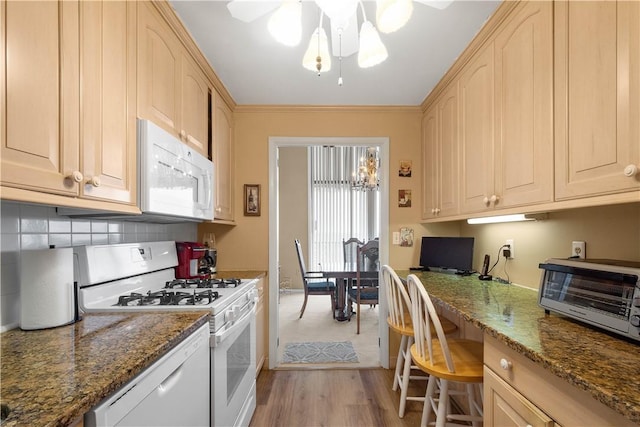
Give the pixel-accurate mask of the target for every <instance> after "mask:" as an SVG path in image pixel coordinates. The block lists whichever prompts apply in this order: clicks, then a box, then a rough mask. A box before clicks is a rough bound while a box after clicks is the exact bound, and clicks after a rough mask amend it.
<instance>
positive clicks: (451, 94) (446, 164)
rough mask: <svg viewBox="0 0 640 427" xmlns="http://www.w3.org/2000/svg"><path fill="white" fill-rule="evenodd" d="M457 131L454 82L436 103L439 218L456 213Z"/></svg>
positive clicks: (456, 92) (455, 84)
mask: <svg viewBox="0 0 640 427" xmlns="http://www.w3.org/2000/svg"><path fill="white" fill-rule="evenodd" d="M458 131H459V120H458V84H457V82H454V83H451V86H450V87H449V89H448V90H447V91H446V92H445V93H444V95H443V97H442V100H441V101H440V102H439V103H438V145H439V149H438V153H439V163H440V168H439V170H438V181H439V183H440V191H439V209H440V211H439V216H450V215H455V214H457V213H458V199H459V196H458V183H459V181H460V178H459V174H458V170H459V166H458V165H459V164H460V156H459V153H458Z"/></svg>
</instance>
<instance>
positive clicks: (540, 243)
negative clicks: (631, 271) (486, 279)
mask: <svg viewBox="0 0 640 427" xmlns="http://www.w3.org/2000/svg"><path fill="white" fill-rule="evenodd" d="M460 227H461V235H464V236H473V237H475V239H476V244H475V249H474V257H473V259H474V266H475V268H476V269H478V270H479V269H480V267H481V265H482V260H483V258H484V254H489V255H490V256H491V263H492V264H493V263H494V262H495V260H496V256H497V254H498V248H499V247H500V246H501V245H503V244H504V242H505V240H506V239H514V246H515V250H516V253H515V258H514V259H513V260H509V262H508V264H507V273H508V274H509V278H510V279H511V280H512V281H513V282H515V283H518V284H521V285H525V286H530V287H533V288H538V285H539V280H540V270H539V269H538V264H539V263H541V262H543V261H544V260H545V259H547V258H550V257H556V258H566V257H568V256H570V255H571V242H572V241H573V240H582V241H585V242H586V243H587V246H586V250H587V257H588V258H609V259H625V260H631V261H640V203H632V204H624V205H614V206H600V207H593V208H582V209H573V210H566V211H559V212H551V213H549V219H547V220H544V221H526V222H514V223H505V224H486V225H468V224H466V222H465V223H461V226H460ZM504 265H505V263H504V258H502V260H501V261H500V263H499V264H498V265H497V266H496V268H495V270H494V274H493V275H494V276H496V275H497V276H500V277H502V278H506V274H505V272H504Z"/></svg>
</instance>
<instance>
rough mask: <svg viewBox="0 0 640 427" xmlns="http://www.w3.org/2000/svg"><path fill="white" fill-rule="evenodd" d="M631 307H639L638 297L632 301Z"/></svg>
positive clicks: (639, 299)
mask: <svg viewBox="0 0 640 427" xmlns="http://www.w3.org/2000/svg"><path fill="white" fill-rule="evenodd" d="M633 305H634V306H635V307H640V297H635V298H634V299H633Z"/></svg>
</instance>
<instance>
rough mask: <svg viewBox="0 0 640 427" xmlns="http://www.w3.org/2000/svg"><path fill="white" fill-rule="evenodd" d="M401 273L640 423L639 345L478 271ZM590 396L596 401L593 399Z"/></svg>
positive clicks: (492, 337)
mask: <svg viewBox="0 0 640 427" xmlns="http://www.w3.org/2000/svg"><path fill="white" fill-rule="evenodd" d="M397 273H398V275H399V276H400V277H406V276H407V275H408V274H411V273H416V275H417V276H418V277H419V278H420V279H421V280H422V282H423V284H424V285H425V288H426V289H427V291H428V292H429V295H430V296H431V298H432V299H433V300H434V303H435V304H436V305H437V306H440V307H441V308H442V309H443V310H445V311H449V312H452V313H454V314H456V315H457V316H459V317H460V318H461V319H462V320H464V321H466V322H469V323H470V324H472V325H474V326H476V327H478V328H480V329H481V330H482V331H483V332H484V335H485V337H488V338H489V339H488V340H485V341H491V342H492V343H493V344H495V343H499V344H501V345H504V346H505V347H506V350H508V351H510V352H512V353H513V354H518V355H521V356H523V357H524V359H526V360H527V363H528V362H532V364H531V366H535V367H536V368H542V369H543V370H544V371H545V373H550V374H552V376H553V378H554V379H558V378H559V379H561V380H562V384H566V383H568V384H569V385H570V386H572V387H571V388H569V390H574V391H575V395H577V396H579V395H580V394H581V393H584V396H585V398H586V401H584V405H585V406H587V407H590V406H591V407H595V406H596V405H599V404H598V402H600V403H602V404H603V405H605V406H606V407H608V408H610V409H612V410H613V411H615V412H616V413H617V414H614V413H613V412H612V415H615V416H617V415H618V414H621V415H622V416H624V418H625V419H626V420H630V421H632V422H633V423H640V392H639V391H640V344H636V343H633V342H630V341H626V340H624V339H622V338H618V337H617V336H615V335H610V334H608V333H605V332H603V331H600V330H597V329H595V328H592V327H590V326H587V325H584V324H582V323H579V322H575V321H572V320H569V319H567V318H564V317H561V316H559V315H555V314H550V315H545V313H544V310H543V309H542V308H540V307H539V306H538V303H537V296H538V293H537V290H533V289H529V288H524V287H520V286H517V285H505V284H501V283H497V282H483V281H480V280H478V277H477V276H476V275H474V276H467V277H461V276H457V275H449V274H441V273H432V272H413V271H398V272H397ZM485 346H486V343H485ZM486 354H487V352H486V351H485V359H486ZM486 363H487V360H485V364H486ZM544 384H547V383H544ZM527 386H528V385H527V384H526V383H525V384H524V385H523V387H525V388H526V387H527ZM531 387H533V385H532V386H531ZM551 391H553V389H552V385H551V384H549V392H551ZM520 392H521V393H523V391H520ZM589 396H591V397H592V398H593V399H595V400H594V401H592V402H589V401H588V398H589ZM582 400H585V399H582ZM534 403H536V404H537V405H538V406H539V407H540V408H541V409H542V410H543V411H544V410H545V407H543V406H541V404H540V403H539V402H534ZM603 409H607V408H603ZM561 424H562V423H561ZM564 425H565V427H568V425H570V424H568V423H564ZM611 425H614V424H611Z"/></svg>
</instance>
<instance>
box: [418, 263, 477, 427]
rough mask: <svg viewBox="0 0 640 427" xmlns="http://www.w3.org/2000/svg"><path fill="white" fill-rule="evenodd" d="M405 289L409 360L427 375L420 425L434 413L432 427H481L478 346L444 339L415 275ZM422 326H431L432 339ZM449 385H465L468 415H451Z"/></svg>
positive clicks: (426, 422)
mask: <svg viewBox="0 0 640 427" xmlns="http://www.w3.org/2000/svg"><path fill="white" fill-rule="evenodd" d="M407 287H408V288H409V296H410V298H411V317H412V319H413V325H414V340H415V342H414V344H413V345H412V346H411V357H412V358H413V360H414V362H415V363H416V365H417V366H418V367H419V368H420V369H421V370H422V371H424V372H426V373H427V374H429V382H428V384H427V392H426V394H425V402H424V409H423V411H422V421H421V425H422V426H426V425H427V424H428V423H429V418H430V416H431V412H432V411H433V412H435V413H436V422H435V425H436V427H444V426H445V424H447V425H452V424H453V425H455V423H453V421H464V422H467V423H468V422H471V423H472V425H473V426H474V427H480V426H482V381H483V377H482V369H483V356H482V354H483V353H482V343H480V342H476V341H471V340H466V339H454V338H450V339H447V337H446V336H445V334H444V330H443V328H442V324H441V323H440V319H439V318H438V314H437V313H436V309H435V307H434V305H433V302H432V301H431V298H430V297H429V294H428V293H427V290H426V289H425V288H424V286H423V285H422V282H420V279H419V278H418V277H417V276H416V275H415V274H410V275H409V276H408V277H407ZM425 325H432V327H433V329H435V335H436V336H435V337H433V336H432V335H434V334H433V333H432V331H431V329H432V328H431V327H426V326H425ZM450 382H458V383H462V384H464V385H465V390H466V395H467V402H468V406H469V414H454V413H452V412H451V405H450V401H449V397H450V394H451V393H450V389H449V386H450V384H449V383H450ZM478 389H479V394H478V396H476V391H477V390H478ZM461 425H468V424H461Z"/></svg>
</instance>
